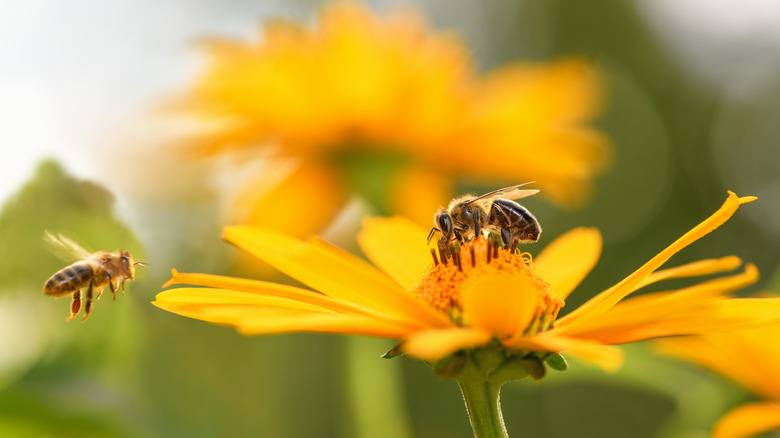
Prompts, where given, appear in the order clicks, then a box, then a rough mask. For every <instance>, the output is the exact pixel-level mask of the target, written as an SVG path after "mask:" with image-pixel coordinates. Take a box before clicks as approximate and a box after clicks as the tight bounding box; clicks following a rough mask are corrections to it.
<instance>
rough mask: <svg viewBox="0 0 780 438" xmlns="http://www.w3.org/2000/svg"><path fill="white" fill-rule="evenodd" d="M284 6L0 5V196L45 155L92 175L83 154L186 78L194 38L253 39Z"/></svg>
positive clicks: (127, 0) (148, 0) (192, 63)
mask: <svg viewBox="0 0 780 438" xmlns="http://www.w3.org/2000/svg"><path fill="white" fill-rule="evenodd" d="M282 3H284V2H282V1H226V0H176V1H163V2H160V1H155V0H112V1H108V2H107V1H100V0H68V1H66V2H63V1H58V0H25V1H13V0H3V1H0V200H5V199H6V198H7V196H8V195H9V194H11V193H13V192H14V191H15V190H16V189H17V188H18V186H19V185H20V184H22V183H23V182H24V181H26V180H27V179H28V178H29V177H30V175H31V173H32V171H33V170H34V168H35V166H36V164H37V163H38V161H39V160H40V159H41V158H42V157H44V156H55V157H57V158H60V159H61V161H62V162H64V164H65V166H66V167H67V169H68V171H70V172H71V173H74V174H76V175H78V176H79V177H82V178H83V177H87V178H88V177H91V176H93V173H94V172H93V171H92V170H91V169H90V164H93V161H91V160H89V159H87V155H88V154H90V153H91V151H94V150H95V149H96V148H101V147H111V145H106V144H98V142H103V143H105V138H106V136H107V135H109V133H108V132H107V129H108V128H107V127H110V126H112V125H116V124H121V123H122V120H123V119H132V118H134V117H136V114H138V113H141V112H145V111H148V110H149V108H151V107H153V106H154V105H155V103H156V102H157V101H158V100H159V99H161V97H164V96H167V95H169V94H171V93H173V92H175V91H179V90H181V89H183V87H184V85H185V84H186V83H187V81H188V80H189V79H190V78H192V75H193V73H194V72H195V71H197V66H198V62H199V61H200V60H201V59H202V56H201V53H200V52H199V51H198V49H197V48H196V47H195V45H194V44H193V38H194V37H196V36H200V35H204V34H210V35H211V34H213V35H231V36H240V37H245V38H246V37H250V36H254V32H255V29H256V28H257V22H258V19H259V18H260V17H262V16H263V14H264V13H268V12H269V11H270V12H272V13H273V14H274V15H278V14H280V13H281V12H283V11H284V10H285V8H283V7H282V6H280V4H282ZM286 9H288V10H289V9H290V7H289V6H288V7H286ZM117 165H121V163H117ZM104 174H105V172H104Z"/></svg>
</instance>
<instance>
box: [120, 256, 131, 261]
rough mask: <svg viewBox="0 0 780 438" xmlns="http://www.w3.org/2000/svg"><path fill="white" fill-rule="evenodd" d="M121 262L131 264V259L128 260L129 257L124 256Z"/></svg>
mask: <svg viewBox="0 0 780 438" xmlns="http://www.w3.org/2000/svg"><path fill="white" fill-rule="evenodd" d="M120 260H122V263H129V262H130V259H128V258H127V256H122V258H121V259H120Z"/></svg>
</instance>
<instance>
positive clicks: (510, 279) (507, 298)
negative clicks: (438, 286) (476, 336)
mask: <svg viewBox="0 0 780 438" xmlns="http://www.w3.org/2000/svg"><path fill="white" fill-rule="evenodd" d="M538 294H539V292H538V290H537V285H536V283H535V282H534V281H532V280H531V279H529V278H527V277H526V276H524V275H522V274H519V273H512V274H506V275H480V276H476V277H472V278H469V279H467V280H466V281H465V282H464V283H463V285H462V286H461V289H460V302H461V305H462V306H463V318H464V320H465V321H466V323H467V324H468V325H469V326H471V327H478V328H481V329H484V330H487V331H489V332H490V333H493V334H494V335H495V336H496V337H499V338H501V337H505V336H509V335H514V334H517V333H522V332H523V330H525V329H526V328H527V327H528V324H529V322H530V321H531V319H532V318H533V316H534V314H535V313H536V306H537V303H538Z"/></svg>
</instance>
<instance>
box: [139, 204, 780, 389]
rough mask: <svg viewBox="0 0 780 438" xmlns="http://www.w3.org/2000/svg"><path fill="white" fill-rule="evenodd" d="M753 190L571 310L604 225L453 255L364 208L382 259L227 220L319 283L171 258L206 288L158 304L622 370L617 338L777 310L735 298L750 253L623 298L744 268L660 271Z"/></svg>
mask: <svg viewBox="0 0 780 438" xmlns="http://www.w3.org/2000/svg"><path fill="white" fill-rule="evenodd" d="M753 199H755V198H753V197H743V198H738V197H737V196H736V195H735V194H733V193H731V192H729V196H728V199H727V200H726V202H725V203H724V204H723V206H722V207H721V208H720V209H719V210H718V211H716V212H715V213H714V214H713V215H712V216H710V217H709V218H707V219H706V220H705V221H704V222H702V223H701V224H699V225H697V226H696V227H694V228H693V229H692V230H691V231H689V232H688V233H686V234H685V235H683V236H682V237H680V238H679V239H678V240H676V241H675V242H674V243H672V244H671V245H670V246H668V247H667V248H666V249H664V250H662V251H661V252H660V253H659V254H658V255H656V256H655V257H653V258H652V259H650V261H648V262H647V263H645V264H644V265H643V266H642V267H640V268H639V269H637V270H636V271H635V272H633V273H632V274H630V275H629V276H627V277H626V278H625V279H623V280H622V281H620V282H619V283H617V284H616V285H614V286H612V287H610V288H608V289H606V290H605V291H603V292H601V293H599V294H598V295H596V296H595V297H594V298H592V299H591V300H589V301H588V302H586V303H585V304H583V305H582V306H580V307H579V308H577V309H574V310H573V311H571V312H570V313H569V314H567V315H566V316H563V317H562V318H558V312H559V310H560V309H561V308H562V307H563V306H564V304H565V303H564V300H565V299H566V297H567V296H568V295H569V293H570V292H572V291H573V290H574V289H575V287H576V286H577V285H578V284H579V283H580V282H581V280H582V279H583V278H584V277H585V276H586V275H587V273H588V272H589V271H590V270H591V269H592V267H593V266H594V265H595V264H596V262H597V260H598V258H599V255H600V252H601V236H600V234H599V232H598V231H597V230H595V229H592V228H577V229H574V230H572V231H570V232H568V233H566V234H565V235H563V236H561V237H560V238H558V239H556V240H555V241H554V242H552V243H551V244H550V245H549V246H548V247H547V248H545V249H544V250H543V251H542V252H541V253H540V254H539V255H538V256H537V257H536V258H535V259H534V260H533V261H532V260H531V257H530V255H529V254H528V253H519V254H518V253H515V252H514V251H507V250H505V249H501V248H499V247H498V246H497V245H496V244H494V240H492V239H488V238H485V237H484V236H482V237H479V238H477V239H473V240H472V241H471V242H466V243H464V244H463V245H460V247H459V248H457V247H454V248H451V251H452V252H451V254H452V255H451V256H450V257H448V256H447V255H446V254H442V253H438V254H436V253H434V254H433V259H435V261H432V260H431V253H429V252H428V250H427V249H426V247H425V241H426V230H425V229H423V228H421V227H419V226H417V225H415V224H413V223H412V222H410V221H408V220H404V219H401V218H391V219H369V220H366V222H365V224H364V228H363V230H362V232H361V234H360V236H359V241H360V244H361V247H362V249H363V251H364V252H365V254H366V255H367V256H368V258H369V259H371V261H372V262H373V263H374V264H375V265H376V266H378V267H379V268H381V270H380V269H377V268H375V267H374V266H372V265H371V264H369V263H367V262H365V261H363V260H361V259H360V258H358V257H356V256H354V255H351V254H349V253H346V252H344V251H342V250H340V249H338V248H335V247H333V246H330V245H329V244H327V243H325V242H324V241H322V240H319V239H316V238H315V239H312V240H311V241H309V242H302V241H300V240H297V239H294V238H291V237H287V236H284V235H282V234H280V233H278V232H274V231H269V230H263V229H259V228H256V227H251V226H231V227H227V228H226V229H225V231H224V237H225V239H227V240H228V241H230V242H232V243H234V244H236V245H237V246H239V247H240V248H242V249H244V250H246V251H248V252H250V253H251V254H252V255H254V256H256V257H258V258H260V259H262V260H263V261H265V262H267V263H268V264H270V265H272V266H273V267H275V268H277V269H278V270H280V271H282V272H283V273H285V274H287V275H289V276H290V277H292V278H294V279H296V280H298V281H300V282H301V283H303V284H305V285H306V286H308V287H310V288H311V289H313V291H312V290H308V289H304V288H299V287H293V286H286V285H280V284H275V283H269V282H263V281H256V280H246V279H238V278H230V277H223V276H216V275H207V274H183V273H178V272H176V271H175V270H174V271H173V276H172V278H171V280H170V281H169V282H168V283H167V284H166V286H168V285H172V284H189V285H197V286H208V288H189V287H183V288H177V289H171V290H167V291H163V292H161V293H159V294H158V295H157V300H156V301H155V302H154V304H155V305H156V306H158V307H160V308H162V309H165V310H168V311H171V312H174V313H177V314H180V315H184V316H188V317H191V318H196V319H201V320H205V321H210V322H214V323H219V324H227V325H232V326H235V327H236V328H237V329H238V330H239V332H241V333H243V334H247V335H255V334H268V333H281V332H329V333H341V334H358V335H369V336H378V337H384V338H392V339H399V340H401V343H400V344H399V346H398V347H397V348H398V351H400V352H403V353H406V354H408V355H411V356H414V357H418V358H422V359H425V360H429V361H436V360H439V359H442V358H446V357H452V356H451V355H453V354H456V355H457V354H461V353H460V352H468V351H479V350H481V349H488V350H495V349H499V350H501V351H504V352H505V354H506V356H507V357H508V358H510V359H518V360H523V359H529V358H530V359H533V358H534V357H536V358H538V359H539V360H545V359H548V358H549V357H550V353H557V352H564V353H567V354H571V355H574V356H578V357H580V358H582V359H585V360H589V361H592V362H594V363H596V364H598V365H600V366H602V367H603V368H605V369H607V370H614V369H616V368H617V367H618V366H619V365H620V363H621V360H622V356H621V351H620V350H619V349H616V348H615V347H612V346H611V345H612V344H622V343H627V342H634V341H639V340H643V339H649V338H656V337H662V336H670V335H680V334H697V333H706V332H709V331H712V330H717V329H722V328H726V327H734V326H740V325H747V324H755V323H761V322H765V321H767V320H771V319H776V318H777V317H778V315H780V299H735V298H728V297H727V294H728V293H730V292H732V291H734V290H736V289H739V288H741V287H743V286H746V285H749V284H751V283H753V282H755V281H756V279H757V278H758V272H757V270H756V268H755V267H754V266H753V265H752V264H748V265H746V266H745V269H744V270H743V271H742V272H740V273H737V274H732V275H729V276H724V277H721V278H716V279H713V280H708V281H704V282H700V283H697V284H694V285H692V286H688V287H685V288H682V289H677V290H670V291H665V292H655V293H649V294H644V295H640V296H637V297H632V298H626V297H627V296H628V295H629V294H631V293H632V292H634V291H636V290H638V289H640V288H642V287H644V286H647V285H650V284H653V283H656V282H659V281H661V280H665V279H670V278H684V277H696V276H702V275H709V274H714V273H719V272H724V271H727V270H732V269H734V268H736V267H737V266H739V265H740V264H741V261H740V260H739V259H738V258H736V257H733V256H729V257H724V258H720V259H708V260H701V261H698V262H695V263H689V264H685V265H682V266H679V267H676V268H671V269H666V270H660V271H659V270H658V268H659V267H661V265H663V264H664V263H665V262H666V261H667V260H668V259H669V258H670V257H672V256H673V255H674V254H675V253H677V252H678V251H680V250H681V249H682V248H684V247H685V246H687V245H689V244H691V243H692V242H694V241H696V240H698V239H699V238H701V237H702V236H704V235H706V234H708V233H709V232H711V231H712V230H714V229H715V228H717V227H718V226H720V225H721V224H723V223H724V222H725V221H726V220H728V218H729V217H731V215H732V214H734V212H735V211H736V210H737V208H738V207H739V205H740V204H742V203H746V202H750V201H752V200H753ZM315 291H317V292H315ZM473 349H476V350H473ZM526 365H527V364H526ZM538 365H541V363H539V364H538ZM526 371H527V370H526ZM529 373H530V374H532V375H534V377H539V376H540V375H536V374H533V373H531V372H529ZM542 374H543V372H542Z"/></svg>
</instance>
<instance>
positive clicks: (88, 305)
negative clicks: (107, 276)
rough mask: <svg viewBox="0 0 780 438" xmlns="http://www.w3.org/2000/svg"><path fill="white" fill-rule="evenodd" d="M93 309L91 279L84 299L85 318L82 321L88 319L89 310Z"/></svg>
mask: <svg viewBox="0 0 780 438" xmlns="http://www.w3.org/2000/svg"><path fill="white" fill-rule="evenodd" d="M90 309H92V280H89V286H87V296H86V300H85V301H84V318H82V319H81V320H82V321H86V320H87V317H88V316H89V311H90Z"/></svg>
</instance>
